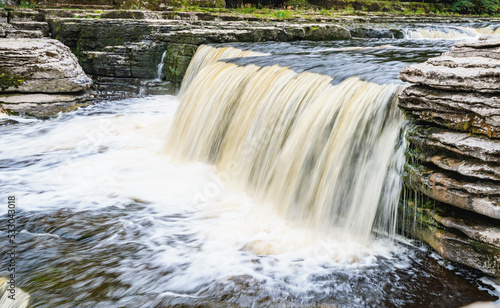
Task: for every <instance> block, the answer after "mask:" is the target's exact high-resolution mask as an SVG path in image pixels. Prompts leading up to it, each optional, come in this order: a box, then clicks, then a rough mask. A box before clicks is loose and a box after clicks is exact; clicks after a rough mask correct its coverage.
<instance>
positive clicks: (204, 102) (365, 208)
mask: <svg viewBox="0 0 500 308" xmlns="http://www.w3.org/2000/svg"><path fill="white" fill-rule="evenodd" d="M226 51H227V49H225V48H222V49H215V48H211V47H202V48H201V49H200V51H199V52H197V53H196V55H195V56H194V59H193V62H192V63H193V64H192V67H190V68H189V69H188V71H189V70H193V71H195V69H194V67H195V66H198V63H202V62H204V61H205V62H207V61H206V60H205V58H210V59H211V58H215V56H214V54H216V55H217V54H220V53H223V52H226ZM240 53H241V52H240ZM211 62H213V61H211ZM196 71H198V73H197V74H196V75H195V76H192V75H194V74H192V75H191V74H190V75H188V76H187V78H186V80H185V81H184V84H183V87H182V89H183V90H182V92H181V93H182V94H181V97H182V103H181V105H180V107H179V110H178V111H177V114H176V117H175V120H174V122H173V126H172V129H171V131H170V134H169V137H168V141H167V147H168V149H169V153H171V154H172V155H173V156H174V157H175V158H176V159H178V160H187V161H204V162H207V163H212V164H215V165H216V167H217V170H219V171H220V172H223V173H225V174H228V175H229V177H230V178H231V180H232V184H233V185H235V186H237V187H238V188H240V189H242V190H244V191H247V192H248V193H250V195H251V196H253V197H254V198H255V199H256V200H258V202H259V203H262V204H268V203H269V204H272V206H274V207H275V208H276V210H277V211H278V212H280V213H281V214H283V215H285V216H287V217H289V218H292V219H294V220H297V221H300V222H301V224H302V225H304V226H307V227H308V228H310V229H314V230H316V231H321V233H325V232H328V233H334V234H337V236H338V237H339V238H343V239H349V238H350V237H354V238H356V239H358V240H361V241H365V242H366V241H367V240H368V238H369V235H370V232H371V229H372V226H373V222H374V219H375V214H376V212H377V208H378V205H379V201H380V199H381V198H385V199H387V196H383V195H382V191H383V188H384V187H383V184H384V179H385V177H386V174H387V172H388V166H389V161H390V158H391V154H392V153H393V152H394V144H395V140H396V137H397V135H398V127H399V125H400V123H401V121H402V118H401V115H400V112H399V110H398V109H397V107H396V100H397V94H398V93H399V91H400V90H401V89H402V86H399V85H378V84H375V83H371V82H365V81H362V80H359V79H358V78H355V77H353V78H349V79H346V80H344V81H343V82H341V83H340V84H338V85H335V86H334V85H332V84H331V81H332V78H331V77H328V76H324V75H319V74H312V73H307V72H304V73H301V74H297V73H295V72H294V71H292V70H290V69H288V68H285V67H280V66H269V67H258V66H255V65H247V66H244V67H240V66H237V65H235V64H228V63H225V62H216V63H215V64H212V65H206V66H205V67H204V68H202V69H196ZM394 189H396V190H398V189H399V188H398V187H394ZM388 193H389V194H390V195H391V196H394V197H395V198H396V200H397V198H398V193H393V192H388ZM395 203H396V202H387V203H386V204H389V205H394V204H395ZM389 212H391V211H389Z"/></svg>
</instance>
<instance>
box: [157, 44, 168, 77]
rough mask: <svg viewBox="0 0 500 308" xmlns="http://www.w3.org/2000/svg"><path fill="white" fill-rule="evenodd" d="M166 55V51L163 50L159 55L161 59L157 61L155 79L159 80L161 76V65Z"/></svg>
mask: <svg viewBox="0 0 500 308" xmlns="http://www.w3.org/2000/svg"><path fill="white" fill-rule="evenodd" d="M166 56H167V51H166V50H165V51H164V52H163V54H162V55H161V60H160V63H158V66H157V69H156V76H157V77H156V80H158V81H161V79H162V78H161V77H162V72H163V65H164V62H165V57H166Z"/></svg>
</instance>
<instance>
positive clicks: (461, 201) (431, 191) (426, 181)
mask: <svg viewBox="0 0 500 308" xmlns="http://www.w3.org/2000/svg"><path fill="white" fill-rule="evenodd" d="M403 179H404V181H405V183H406V185H408V186H409V187H411V188H413V189H415V190H417V191H419V192H421V193H423V194H425V195H427V196H428V197H430V198H432V199H435V200H437V201H440V202H444V203H446V204H450V205H453V206H456V207H458V208H462V209H464V210H468V211H472V212H475V213H478V214H481V215H485V216H488V217H491V218H494V219H500V183H498V182H490V181H477V180H473V181H471V182H468V181H466V180H463V179H459V178H455V177H454V176H453V174H451V173H447V172H442V171H441V170H439V169H436V168H429V167H425V166H415V165H410V164H406V165H405V174H404V176H403Z"/></svg>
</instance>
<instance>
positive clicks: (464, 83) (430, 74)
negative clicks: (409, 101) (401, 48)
mask: <svg viewBox="0 0 500 308" xmlns="http://www.w3.org/2000/svg"><path fill="white" fill-rule="evenodd" d="M399 78H400V79H401V80H403V81H407V82H411V83H417V84H422V85H427V86H430V87H433V88H438V89H447V90H463V91H478V92H500V60H497V59H492V58H484V57H468V58H454V57H449V56H441V57H437V58H432V59H429V60H427V61H426V62H424V63H420V64H414V65H410V66H408V67H405V68H404V69H402V70H401V72H400V74H399Z"/></svg>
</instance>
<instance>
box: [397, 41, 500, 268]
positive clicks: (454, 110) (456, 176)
mask: <svg viewBox="0 0 500 308" xmlns="http://www.w3.org/2000/svg"><path fill="white" fill-rule="evenodd" d="M400 79H402V80H404V81H409V82H413V83H417V84H419V85H414V86H410V87H407V88H406V89H405V90H404V91H403V92H402V93H401V94H400V101H399V107H400V108H401V109H402V110H403V111H405V114H406V115H407V116H408V117H409V118H410V119H413V120H417V121H418V122H420V123H422V122H424V123H427V124H425V125H422V124H413V125H410V126H409V127H408V130H407V133H406V139H407V141H408V148H407V150H406V158H407V161H406V164H405V172H404V176H403V179H404V182H405V185H406V186H407V187H409V188H410V189H411V191H414V192H416V193H417V194H420V193H421V194H423V195H425V196H426V197H425V198H430V199H431V200H434V203H436V201H437V203H436V204H437V205H436V206H435V209H434V210H433V211H430V210H429V208H428V207H427V206H426V205H425V204H417V205H416V206H415V209H416V211H415V213H417V212H418V213H421V216H420V217H421V219H422V221H424V223H423V224H424V225H426V227H424V228H420V230H419V229H415V230H413V234H416V237H418V238H420V239H421V240H423V241H425V242H427V243H429V244H430V245H431V246H432V247H433V248H434V249H435V250H436V251H438V252H439V254H441V255H442V256H443V257H445V258H446V259H449V260H452V261H456V262H459V263H462V264H465V265H468V266H471V267H474V268H476V269H479V270H481V271H483V272H484V273H487V274H489V275H493V276H496V277H500V249H499V247H500V228H499V227H498V226H500V223H499V219H500V139H499V138H500V97H499V95H498V94H499V93H500V36H489V37H482V38H480V39H478V40H469V41H462V42H458V43H456V44H455V46H453V47H452V48H451V50H450V51H449V52H447V53H445V54H443V55H442V56H441V57H437V58H432V59H429V60H427V61H426V62H425V63H422V64H417V65H412V66H409V67H407V68H405V69H403V70H402V71H401V73H400ZM448 207H453V208H454V210H450V211H448V213H445V214H443V210H444V209H446V208H448ZM459 209H463V210H465V211H462V212H460V211H461V210H459ZM459 213H461V214H459ZM476 213H477V214H476ZM414 215H417V214H414Z"/></svg>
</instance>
